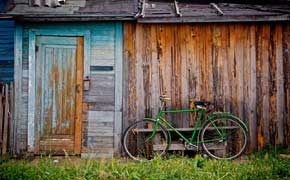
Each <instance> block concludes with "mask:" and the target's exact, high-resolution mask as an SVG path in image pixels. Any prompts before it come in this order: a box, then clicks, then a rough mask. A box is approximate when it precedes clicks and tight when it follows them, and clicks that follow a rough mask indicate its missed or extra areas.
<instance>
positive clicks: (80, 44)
mask: <svg viewBox="0 0 290 180" xmlns="http://www.w3.org/2000/svg"><path fill="white" fill-rule="evenodd" d="M83 58H84V39H83V37H78V38H77V52H76V84H77V86H79V87H78V88H77V90H76V91H77V92H76V101H75V144H74V152H75V153H76V154H80V152H81V138H82V134H81V130H82V99H83V68H84V65H83V63H84V62H83V61H84V59H83Z"/></svg>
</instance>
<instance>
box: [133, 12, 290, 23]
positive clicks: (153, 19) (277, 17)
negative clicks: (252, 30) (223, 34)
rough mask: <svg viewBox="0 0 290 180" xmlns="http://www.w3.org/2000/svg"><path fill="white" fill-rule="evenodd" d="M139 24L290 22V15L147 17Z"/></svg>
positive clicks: (141, 19)
mask: <svg viewBox="0 0 290 180" xmlns="http://www.w3.org/2000/svg"><path fill="white" fill-rule="evenodd" d="M137 21H138V22H139V23H210V22H271V21H290V15H289V14H283V15H267V16H257V15H239V16H194V17H145V18H139V19H138V20H137Z"/></svg>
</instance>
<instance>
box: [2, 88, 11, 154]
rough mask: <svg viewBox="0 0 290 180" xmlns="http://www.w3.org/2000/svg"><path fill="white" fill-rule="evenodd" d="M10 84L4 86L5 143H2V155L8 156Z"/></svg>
mask: <svg viewBox="0 0 290 180" xmlns="http://www.w3.org/2000/svg"><path fill="white" fill-rule="evenodd" d="M8 90H9V87H8V84H5V85H4V93H5V95H4V118H3V143H2V154H6V153H7V150H8V138H9V137H8V133H9V130H8V128H9V124H8V123H9V122H8V121H9V94H8Z"/></svg>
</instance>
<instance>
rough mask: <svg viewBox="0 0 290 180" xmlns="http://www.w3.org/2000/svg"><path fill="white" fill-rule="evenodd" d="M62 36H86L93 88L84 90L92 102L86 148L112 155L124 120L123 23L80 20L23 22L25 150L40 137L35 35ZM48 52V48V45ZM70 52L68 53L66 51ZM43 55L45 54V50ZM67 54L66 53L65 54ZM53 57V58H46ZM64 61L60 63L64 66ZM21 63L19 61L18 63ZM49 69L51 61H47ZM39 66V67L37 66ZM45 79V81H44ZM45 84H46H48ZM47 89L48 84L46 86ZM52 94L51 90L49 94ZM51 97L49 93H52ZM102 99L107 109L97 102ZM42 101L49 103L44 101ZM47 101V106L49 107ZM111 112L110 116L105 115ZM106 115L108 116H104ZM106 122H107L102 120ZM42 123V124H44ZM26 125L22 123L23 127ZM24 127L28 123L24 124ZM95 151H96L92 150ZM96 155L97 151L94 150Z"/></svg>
mask: <svg viewBox="0 0 290 180" xmlns="http://www.w3.org/2000/svg"><path fill="white" fill-rule="evenodd" d="M38 35H43V36H59V37H75V36H82V37H84V79H90V80H91V88H90V89H89V90H88V91H85V92H84V97H83V101H84V102H86V103H92V105H93V106H92V108H93V109H89V111H88V119H84V120H85V121H86V122H87V123H88V124H89V126H88V127H87V131H88V132H86V134H85V136H84V139H83V147H87V148H94V149H96V148H101V149H102V148H108V149H106V151H104V150H100V151H99V153H104V152H106V153H107V154H112V153H113V152H114V149H115V150H117V149H118V148H119V145H120V143H119V139H120V133H121V128H122V127H121V124H122V123H121V122H122V108H121V107H122V43H123V42H122V41H123V40H122V23H116V22H103V23H99V22H98V23H97V22H95V23H92V22H86V23H84V22H80V23H49V24H44V25H42V24H28V23H27V24H24V26H23V38H22V40H23V42H22V48H23V51H22V62H21V65H22V74H21V77H17V80H16V81H21V83H22V88H20V89H21V95H22V104H21V105H22V108H23V113H22V114H21V116H22V117H23V118H22V119H21V121H22V122H23V123H22V124H24V125H25V124H26V126H27V125H28V126H27V129H21V130H20V131H21V132H20V134H23V135H25V133H27V132H28V134H26V135H25V137H28V142H27V143H28V144H27V143H26V142H23V140H22V141H21V143H22V144H24V146H22V147H19V148H20V149H26V147H27V146H26V145H28V147H30V148H29V149H32V150H33V148H34V147H35V146H34V145H35V141H36V139H37V138H38V137H37V134H35V130H36V129H39V127H38V126H40V125H41V124H33V123H34V122H35V119H36V118H37V117H38V116H42V115H39V114H37V113H38V112H37V108H36V107H35V106H36V103H37V102H38V99H37V98H36V87H37V83H36V82H37V79H36V78H37V77H38V76H37V75H36V74H37V73H36V72H37V70H35V68H36V65H35V60H36V59H37V57H35V50H36V49H35V43H36V41H35V37H37V36H38ZM47 51H49V47H47ZM67 53H69V52H67ZM42 54H44V53H42ZM66 55H67V54H65V53H63V54H62V56H66ZM47 58H48V59H51V57H47ZM64 65H65V64H61V65H60V66H64ZM18 66H19V64H18ZM45 66H46V67H48V68H49V64H45ZM91 66H92V67H94V66H95V67H99V66H105V67H106V66H110V67H113V68H110V71H106V72H104V71H94V68H92V71H91V70H90V67H91ZM36 69H38V68H36ZM45 81H46V80H45ZM42 83H44V85H43V84H42V86H43V87H45V86H46V85H47V83H46V84H45V82H42ZM45 88H46V87H45ZM49 93H52V92H50V91H48V92H47V94H49ZM49 96H50V95H49ZM100 101H102V102H103V104H104V105H105V106H106V107H108V108H103V107H100V105H98V102H100ZM42 103H46V104H49V103H50V102H48V101H47V102H46V101H45V100H44V101H42ZM46 104H45V105H44V106H46ZM94 104H95V105H94ZM108 114H111V116H106V115H108ZM104 116H106V117H104ZM103 121H104V122H103ZM42 126H43V125H42ZM22 127H23V126H22ZM24 127H25V126H24ZM92 152H93V151H92ZM94 154H96V152H94Z"/></svg>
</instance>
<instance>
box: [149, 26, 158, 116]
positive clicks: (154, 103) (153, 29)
mask: <svg viewBox="0 0 290 180" xmlns="http://www.w3.org/2000/svg"><path fill="white" fill-rule="evenodd" d="M157 29H158V26H157V25H156V24H153V25H150V34H151V35H150V44H151V48H150V49H151V62H152V86H151V87H152V96H151V107H152V117H156V116H157V113H158V110H159V96H160V92H159V89H160V81H159V66H160V60H159V59H158V48H157V43H158V35H157V33H158V30H157Z"/></svg>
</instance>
